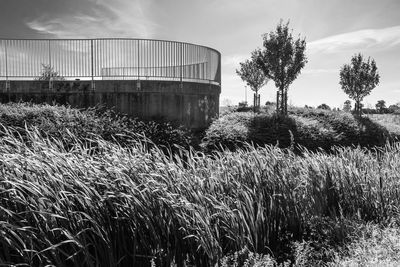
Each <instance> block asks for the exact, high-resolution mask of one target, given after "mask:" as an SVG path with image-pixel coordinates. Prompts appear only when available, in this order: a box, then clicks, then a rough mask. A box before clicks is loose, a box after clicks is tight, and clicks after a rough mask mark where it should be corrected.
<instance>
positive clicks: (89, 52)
mask: <svg viewBox="0 0 400 267" xmlns="http://www.w3.org/2000/svg"><path fill="white" fill-rule="evenodd" d="M44 66H47V67H51V68H52V70H53V71H55V72H57V73H58V74H59V75H60V76H61V77H63V78H64V79H66V80H73V79H83V80H92V81H95V80H99V79H149V80H176V81H196V82H207V83H213V84H217V85H220V84H221V55H220V53H219V52H218V51H216V50H214V49H212V48H209V47H205V46H200V45H194V44H189V43H182V42H174V41H164V40H149V39H120V38H118V39H115V38H114V39H29V40H28V39H0V80H7V81H10V80H24V79H28V80H34V79H37V78H38V77H40V76H41V74H42V72H43V67H44Z"/></svg>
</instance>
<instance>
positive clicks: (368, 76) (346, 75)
mask: <svg viewBox="0 0 400 267" xmlns="http://www.w3.org/2000/svg"><path fill="white" fill-rule="evenodd" d="M379 79H380V76H379V73H378V68H377V67H376V63H375V60H374V59H371V58H369V57H368V59H367V61H365V60H364V58H363V56H362V55H361V54H360V53H359V54H356V55H354V56H353V57H352V59H351V63H350V64H345V65H344V66H343V67H342V68H341V69H340V82H339V83H340V85H341V86H342V89H343V91H344V92H345V93H346V94H347V95H348V96H349V97H350V98H351V99H353V100H354V101H355V102H356V103H355V108H354V110H355V112H356V114H357V115H358V116H360V117H361V110H362V106H361V105H362V104H361V101H362V100H363V98H364V97H365V96H367V95H369V94H370V93H371V91H372V89H374V88H375V87H376V86H377V85H378V84H379Z"/></svg>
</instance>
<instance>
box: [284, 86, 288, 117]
mask: <svg viewBox="0 0 400 267" xmlns="http://www.w3.org/2000/svg"><path fill="white" fill-rule="evenodd" d="M287 91H288V90H287V88H286V89H285V116H287V102H288V96H287Z"/></svg>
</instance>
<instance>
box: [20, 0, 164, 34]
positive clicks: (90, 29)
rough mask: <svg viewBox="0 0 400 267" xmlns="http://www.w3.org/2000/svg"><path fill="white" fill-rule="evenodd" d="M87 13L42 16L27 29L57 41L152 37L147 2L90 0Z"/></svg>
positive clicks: (32, 21)
mask: <svg viewBox="0 0 400 267" xmlns="http://www.w3.org/2000/svg"><path fill="white" fill-rule="evenodd" d="M89 1H90V5H89V10H86V11H85V10H78V11H77V12H76V13H74V14H55V15H49V14H47V15H46V16H42V17H40V18H36V19H34V20H31V21H29V22H27V26H29V27H30V28H31V29H34V30H36V31H38V32H40V33H44V34H47V35H52V36H54V37H56V38H95V37H132V38H151V37H152V36H153V34H154V31H155V29H156V28H157V25H156V24H155V23H153V22H152V21H151V20H149V19H148V17H147V16H146V10H148V7H149V2H144V1H142V0H134V1H129V0H114V1H112V2H111V1H101V0H98V1H93V0H89Z"/></svg>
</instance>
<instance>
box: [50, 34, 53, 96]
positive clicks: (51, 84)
mask: <svg viewBox="0 0 400 267" xmlns="http://www.w3.org/2000/svg"><path fill="white" fill-rule="evenodd" d="M50 45H51V41H50V40H49V68H50V77H49V90H50V91H52V90H53V77H52V73H51V69H52V67H51V47H50Z"/></svg>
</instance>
